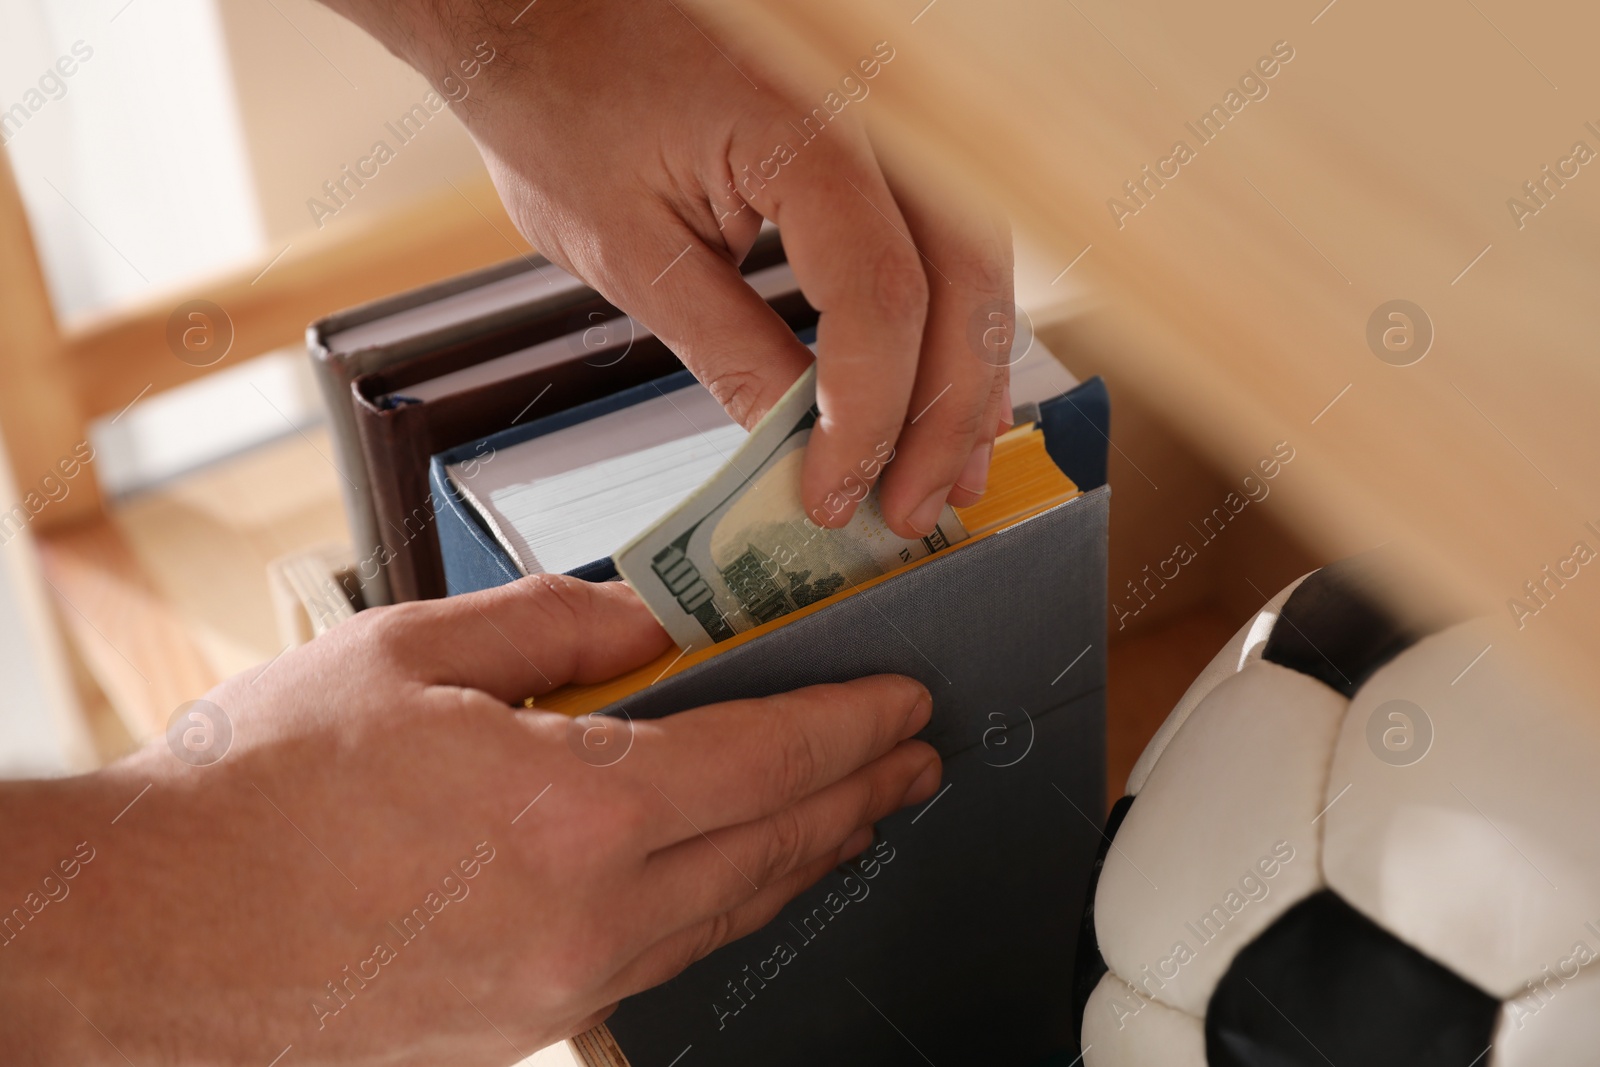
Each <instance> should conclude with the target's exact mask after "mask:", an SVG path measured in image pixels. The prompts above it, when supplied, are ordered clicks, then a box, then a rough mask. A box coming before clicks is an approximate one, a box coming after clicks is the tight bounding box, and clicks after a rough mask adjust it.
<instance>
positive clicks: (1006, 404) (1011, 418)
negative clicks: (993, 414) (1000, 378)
mask: <svg viewBox="0 0 1600 1067" xmlns="http://www.w3.org/2000/svg"><path fill="white" fill-rule="evenodd" d="M1012 412H1013V408H1012V407H1011V382H1010V381H1009V380H1007V381H1006V384H1005V386H1004V388H1002V389H1001V390H1000V428H1001V429H1002V430H1007V429H1010V428H1011V427H1012V426H1015V425H1016V423H1017V417H1016V415H1014V414H1012Z"/></svg>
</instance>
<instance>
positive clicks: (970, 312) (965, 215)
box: [879, 171, 1015, 536]
mask: <svg viewBox="0 0 1600 1067" xmlns="http://www.w3.org/2000/svg"><path fill="white" fill-rule="evenodd" d="M891 186H892V187H893V189H894V194H895V198H896V200H897V201H898V202H899V203H900V207H901V210H902V211H903V212H904V213H905V216H906V220H907V223H908V225H909V226H910V227H911V234H912V236H913V237H915V238H916V241H917V246H918V247H919V248H921V249H922V252H923V255H924V257H925V262H926V267H927V271H928V296H929V300H928V319H927V326H926V328H925V329H924V330H923V334H922V351H921V358H920V360H919V362H918V366H917V381H916V386H915V388H914V389H913V390H912V395H911V405H910V411H909V417H908V421H907V423H906V426H905V428H904V430H902V431H901V434H900V440H899V444H898V445H897V446H896V449H895V460H894V462H893V463H892V464H890V466H889V469H888V471H887V472H885V474H884V476H883V483H882V486H881V488H880V490H879V503H880V505H881V506H882V508H883V514H884V518H885V519H886V520H887V521H888V523H889V525H890V527H891V528H893V529H894V530H895V532H897V533H899V534H901V535H902V536H921V535H925V534H928V533H930V532H932V530H933V527H934V524H935V523H937V522H938V518H939V513H940V511H941V510H942V509H943V508H944V505H945V504H946V503H947V502H949V503H954V504H958V505H963V506H964V505H967V504H972V503H975V502H976V501H977V500H978V499H979V498H980V497H981V496H982V495H983V493H984V490H985V489H986V488H987V485H988V472H989V460H990V457H991V455H992V453H993V442H994V432H995V429H996V428H997V426H998V425H999V410H1000V403H1001V394H1002V392H1003V391H1004V388H1005V385H1006V383H1007V381H1008V380H1009V379H1008V377H1007V376H1006V375H1004V374H1003V372H1002V368H1003V367H1004V366H1005V364H1006V363H1007V362H1008V361H1009V359H1010V342H1011V336H1012V333H1013V330H1014V321H1013V320H1014V318H1015V312H1014V306H1013V296H1012V264H1011V240H1010V234H1009V231H1008V230H1007V229H1006V227H1005V225H1004V223H1003V222H998V221H997V220H995V219H993V218H991V217H989V216H987V215H986V214H983V213H981V212H979V211H975V210H973V209H972V208H971V207H970V206H968V205H966V204H963V203H961V202H960V200H959V199H958V198H957V197H956V196H954V195H952V194H951V193H949V192H948V191H947V190H944V189H936V188H934V187H933V186H932V185H930V184H929V183H928V181H926V180H924V179H919V180H915V181H909V180H902V179H900V178H899V177H897V172H893V171H891Z"/></svg>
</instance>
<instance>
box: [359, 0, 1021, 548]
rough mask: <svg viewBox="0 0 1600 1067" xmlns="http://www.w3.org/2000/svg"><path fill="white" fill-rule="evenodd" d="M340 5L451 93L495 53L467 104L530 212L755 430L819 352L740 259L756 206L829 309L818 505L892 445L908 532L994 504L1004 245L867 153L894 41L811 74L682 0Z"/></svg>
mask: <svg viewBox="0 0 1600 1067" xmlns="http://www.w3.org/2000/svg"><path fill="white" fill-rule="evenodd" d="M329 2H330V4H331V6H333V7H335V8H337V9H338V10H340V11H342V12H344V13H345V14H346V15H348V16H349V17H350V18H352V19H353V20H355V21H356V22H358V23H360V24H362V25H364V26H365V27H366V28H367V29H369V30H371V31H372V32H373V33H374V34H375V35H377V36H378V37H379V38H380V39H382V40H383V41H384V42H385V43H386V44H388V45H389V47H390V48H391V49H393V50H394V51H395V52H396V53H397V54H399V55H400V56H401V57H402V58H403V59H406V60H407V61H408V62H411V63H412V64H413V65H415V66H417V67H418V69H420V70H421V71H422V72H423V73H424V74H425V75H427V76H428V77H429V78H430V79H431V80H433V82H434V84H435V85H436V86H438V87H440V88H441V92H442V93H444V95H446V96H451V97H455V96H457V95H458V94H457V93H453V92H450V91H449V88H450V86H460V85H462V84H464V83H463V82H462V71H463V68H462V67H461V64H462V63H463V62H466V63H468V64H469V66H468V68H466V69H471V70H473V71H474V72H475V73H480V67H479V66H478V65H477V64H476V61H475V58H474V57H475V56H482V55H489V54H492V55H493V56H494V59H493V61H492V62H491V63H489V64H487V65H483V66H481V73H480V76H479V77H477V80H476V81H475V82H474V83H473V85H472V89H471V93H470V95H468V96H466V97H465V99H461V100H460V101H459V103H458V104H457V106H456V112H457V114H458V115H460V116H461V117H462V118H463V119H464V120H465V121H466V123H467V126H468V128H469V129H470V130H471V131H472V133H473V136H474V137H475V138H476V140H477V143H478V145H479V147H480V148H481V149H482V151H483V155H484V158H485V160H486V161H487V162H488V165H489V170H490V173H491V174H492V175H493V176H494V180H495V183H496V185H497V186H498V187H499V190H500V194H501V197H502V198H503V199H504V201H505V203H506V206H507V208H508V209H509V211H510V213H511V217H512V218H513V219H514V220H515V221H516V223H517V226H518V227H519V228H520V229H521V230H522V232H523V233H524V234H525V235H526V236H527V237H528V239H529V240H530V241H531V242H533V244H534V246H535V247H536V248H538V250H539V251H540V252H542V253H543V254H544V255H546V256H548V257H549V258H550V259H551V260H553V261H555V262H556V263H558V264H560V265H561V266H563V267H565V268H566V269H567V270H569V271H571V272H572V273H574V274H576V275H578V276H579V277H581V278H583V279H584V280H586V281H587V282H589V283H590V284H591V285H593V286H594V287H595V288H597V289H598V290H600V291H601V292H602V293H604V294H605V295H606V296H607V297H608V298H609V299H610V300H611V301H612V302H613V303H615V304H616V305H617V306H618V307H620V308H622V309H624V310H625V311H627V312H628V313H629V314H631V315H633V316H634V317H635V318H637V319H638V320H639V321H640V322H642V323H644V324H645V325H646V326H647V327H649V328H650V329H651V330H652V331H653V332H655V334H656V335H657V336H659V337H661V338H662V339H663V340H664V341H666V342H667V344H668V345H670V346H671V347H672V349H673V350H674V351H675V352H677V353H678V355H679V356H680V357H682V358H683V360H684V361H685V362H686V363H687V364H688V365H689V366H690V367H691V368H692V369H693V370H694V372H695V373H696V375H697V376H698V377H699V378H700V380H701V381H703V382H704V383H705V384H706V385H707V386H708V387H709V388H710V389H711V391H712V393H713V394H715V395H716V397H717V398H718V399H719V400H720V401H721V402H722V403H723V405H724V406H725V407H727V409H728V411H729V412H730V413H731V414H732V415H733V417H734V418H736V419H737V420H739V421H740V422H742V423H743V424H744V425H746V426H747V427H748V426H751V425H753V424H754V423H755V421H756V420H757V419H759V418H760V416H761V415H762V414H764V413H765V412H766V411H767V409H768V408H770V407H771V406H772V405H773V403H774V402H775V401H776V400H777V399H778V398H779V397H780V396H782V395H783V392H784V390H785V389H787V388H788V387H789V386H790V385H791V384H793V382H794V380H795V378H796V377H797V376H798V375H799V374H800V372H801V371H802V370H804V368H805V367H806V366H807V365H808V364H809V362H810V358H811V357H810V354H809V353H808V352H807V351H806V350H805V348H804V347H803V346H801V345H800V344H799V343H798V342H797V341H796V340H795V338H794V335H793V334H792V333H791V332H790V331H789V330H788V329H787V328H785V326H784V325H783V323H782V321H781V320H780V319H779V318H778V316H777V315H775V314H774V313H773V312H772V311H771V310H770V309H769V308H768V307H767V306H766V304H765V303H763V302H762V301H761V300H760V299H759V298H758V297H757V296H756V295H755V294H754V293H753V292H752V291H751V289H750V288H749V287H748V286H747V285H745V284H744V283H743V282H742V281H741V280H740V277H739V272H738V270H737V266H736V265H737V264H738V263H739V261H740V260H741V259H742V258H743V257H744V255H745V254H746V252H748V251H749V249H750V246H751V244H752V242H753V241H754V240H755V237H756V231H757V230H758V228H759V226H760V223H761V220H762V219H763V218H767V219H771V220H772V221H773V222H775V223H777V224H778V225H779V226H780V227H781V228H782V230H783V240H784V246H785V248H786V249H787V250H788V254H789V261H790V263H791V264H792V266H793V267H794V271H795V274H796V276H797V277H798V278H799V281H800V286H801V289H802V290H803V291H804V293H805V295H806V297H807V299H808V300H810V302H811V304H812V305H813V306H814V307H816V308H817V309H818V310H820V311H821V312H822V319H821V323H820V325H819V327H818V349H819V352H818V356H817V364H818V382H817V397H818V405H819V408H820V412H821V420H820V422H819V423H818V427H817V430H816V432H815V434H814V435H813V436H812V438H811V443H810V447H809V448H808V450H807V454H806V467H805V475H804V483H803V492H804V497H805V502H806V508H807V511H808V513H809V514H811V515H812V516H813V517H815V518H818V519H819V520H821V521H822V522H823V524H824V525H833V526H838V525H843V523H844V522H846V521H848V519H849V517H850V515H851V513H852V512H853V511H854V509H855V503H856V501H858V500H859V499H860V498H861V497H862V496H864V495H865V492H866V489H867V488H868V487H869V485H870V483H871V482H872V481H873V480H874V479H875V477H876V476H877V473H878V471H879V469H880V468H881V465H882V460H883V459H884V458H885V457H887V456H889V455H890V454H891V450H893V451H892V454H893V455H894V457H895V461H894V463H893V464H892V465H891V466H889V468H888V470H887V473H885V474H884V475H883V488H882V495H881V497H880V501H881V503H882V506H883V512H884V515H885V517H886V518H887V519H888V521H889V524H890V525H891V526H892V527H893V528H894V529H895V531H896V532H897V533H899V534H901V535H902V536H912V535H913V534H920V533H927V532H928V531H930V530H932V529H933V526H934V523H935V521H936V520H937V518H938V514H939V511H940V509H941V508H942V507H943V505H944V504H945V502H946V500H947V499H948V500H949V501H950V502H951V503H953V504H956V505H958V506H959V505H965V504H970V503H972V502H974V501H976V500H977V499H978V497H979V496H981V495H982V493H983V490H984V488H985V485H986V482H987V478H988V467H989V457H990V454H991V451H992V443H993V439H994V437H995V434H996V433H997V432H998V431H999V430H1000V429H1002V428H1003V425H1002V424H1009V422H1010V418H1011V414H1010V411H1011V407H1010V401H1009V397H1008V396H1007V389H1008V385H1007V381H1008V376H1007V373H1006V371H1005V369H1004V367H1003V366H1002V365H1000V364H1004V363H1005V362H1006V358H1007V357H1006V347H1005V346H1006V345H1008V344H1009V333H1010V324H1009V317H1010V315H1011V300H1012V279H1011V244H1010V236H1009V233H1008V231H1007V229H1006V227H1005V226H1004V224H1003V223H999V222H997V221H996V220H994V219H992V218H989V217H988V216H986V215H982V214H977V213H974V212H972V211H971V209H970V208H969V207H967V206H965V205H960V204H957V203H955V202H952V199H951V198H950V197H948V196H943V197H941V196H938V195H936V194H935V193H934V192H933V191H932V188H931V187H930V186H929V185H928V184H927V183H926V182H925V181H914V180H913V178H914V176H915V175H914V174H913V173H912V172H911V169H910V168H902V169H901V170H900V171H897V170H896V169H895V168H892V167H887V166H885V165H884V164H883V162H882V161H881V160H880V158H879V156H878V154H877V153H875V151H874V146H873V145H872V143H871V142H870V141H869V139H868V137H867V134H866V131H865V127H864V125H863V123H862V121H861V119H862V117H863V115H864V114H866V113H867V112H868V111H870V109H871V107H872V106H873V105H872V103H871V100H870V96H871V92H872V90H873V89H874V88H875V86H876V85H879V84H882V83H883V82H884V81H888V80H891V79H893V78H894V77H895V67H894V56H895V54H896V43H895V42H892V41H885V42H877V43H874V42H863V44H862V50H861V57H860V61H859V62H858V63H857V64H856V66H855V67H852V68H851V69H849V70H841V71H839V74H838V77H837V78H835V79H834V80H833V81H830V82H827V83H821V84H810V85H807V84H797V83H795V82H794V80H793V79H792V77H790V76H789V75H788V74H787V73H786V72H783V71H780V70H778V69H776V68H775V67H774V65H773V62H772V60H773V58H774V57H762V56H755V55H750V54H746V53H745V52H744V51H742V50H740V49H739V48H738V47H736V45H735V44H734V43H733V42H730V41H727V40H721V39H718V36H717V32H716V30H715V28H714V27H713V26H712V25H710V24H709V23H708V22H707V21H706V19H705V18H704V17H703V16H702V15H700V14H699V13H697V12H696V11H695V10H694V8H693V6H692V5H690V4H689V3H688V0H683V2H681V3H680V2H677V0H643V2H641V0H539V2H538V3H537V4H530V5H528V6H527V7H525V8H523V7H522V5H521V4H520V3H508V4H499V3H494V4H490V3H488V2H486V0H427V2H425V3H418V2H415V0H413V2H411V3H400V4H394V3H389V2H384V3H381V4H380V3H376V2H375V0H329ZM519 8H522V10H521V12H520V14H519V12H518V9H519ZM484 45H486V46H487V49H491V50H492V52H490V51H485V50H484V48H483V47H481V46H484ZM475 50H476V51H475ZM868 72H871V73H870V76H869V73H868ZM446 79H450V81H449V82H446ZM997 315H998V316H1000V317H999V318H996V317H995V316H997ZM997 323H999V324H1000V325H999V326H998V327H997ZM985 331H987V333H986V332H985ZM996 337H998V338H1001V339H1002V341H1003V344H1002V345H1001V347H1000V348H999V349H998V350H990V349H988V348H987V347H986V346H989V345H991V344H992V343H993V340H992V339H993V338H996Z"/></svg>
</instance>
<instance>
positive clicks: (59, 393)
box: [0, 149, 100, 527]
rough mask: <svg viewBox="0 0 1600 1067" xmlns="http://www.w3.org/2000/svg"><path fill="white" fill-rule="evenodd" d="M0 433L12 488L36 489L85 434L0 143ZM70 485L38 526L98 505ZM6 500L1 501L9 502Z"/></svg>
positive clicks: (79, 483) (84, 488) (91, 487)
mask: <svg viewBox="0 0 1600 1067" xmlns="http://www.w3.org/2000/svg"><path fill="white" fill-rule="evenodd" d="M0 383H4V384H3V387H0V432H3V433H4V434H5V444H6V448H5V451H6V452H7V454H8V458H9V459H10V461H11V469H12V472H13V474H14V481H15V483H16V484H15V489H16V492H17V493H18V494H19V496H20V497H21V498H22V499H24V500H25V499H26V497H25V495H24V494H27V493H29V492H36V493H37V492H38V491H39V489H40V480H41V479H42V478H44V477H46V476H47V475H50V474H51V473H53V472H56V471H57V467H56V465H57V463H58V462H59V461H60V460H61V459H63V458H64V457H70V456H71V455H72V454H73V450H74V448H75V446H77V445H78V443H79V442H81V441H84V440H85V439H86V436H87V431H86V426H87V421H86V412H85V409H84V407H83V405H82V402H81V401H80V400H79V398H78V396H77V390H76V383H75V381H74V379H73V376H72V373H71V369H70V367H69V366H68V365H67V363H66V357H65V341H64V339H63V338H62V336H61V333H60V331H59V330H58V329H57V327H56V320H55V314H54V312H53V311H52V310H51V306H50V294H49V291H48V290H47V289H46V288H45V282H44V276H43V274H42V273H41V272H40V269H39V261H38V257H37V255H36V254H35V250H34V244H33V234H32V231H31V230H30V229H29V227H28V218H27V215H26V213H25V212H24V211H23V206H22V198H21V196H20V195H19V194H18V192H17V184H16V180H15V178H14V177H13V175H12V173H11V164H10V162H9V161H8V160H7V158H6V155H5V151H4V149H0ZM70 484H71V491H70V492H69V494H68V495H67V496H66V497H65V498H64V499H62V500H59V501H54V502H52V503H51V504H50V505H49V506H48V507H46V508H44V509H43V510H42V511H40V512H39V515H38V517H37V519H36V520H35V521H37V522H38V524H39V525H40V526H41V527H48V526H50V525H53V524H64V523H69V522H72V521H74V520H76V519H79V518H82V517H84V516H87V515H93V514H95V512H96V511H98V510H99V507H100V497H99V494H98V492H97V491H96V488H95V484H94V479H93V477H90V476H85V477H79V478H74V479H72V481H71V483H70ZM10 504H11V502H10V501H7V502H6V505H7V506H8V507H9V506H10Z"/></svg>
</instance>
